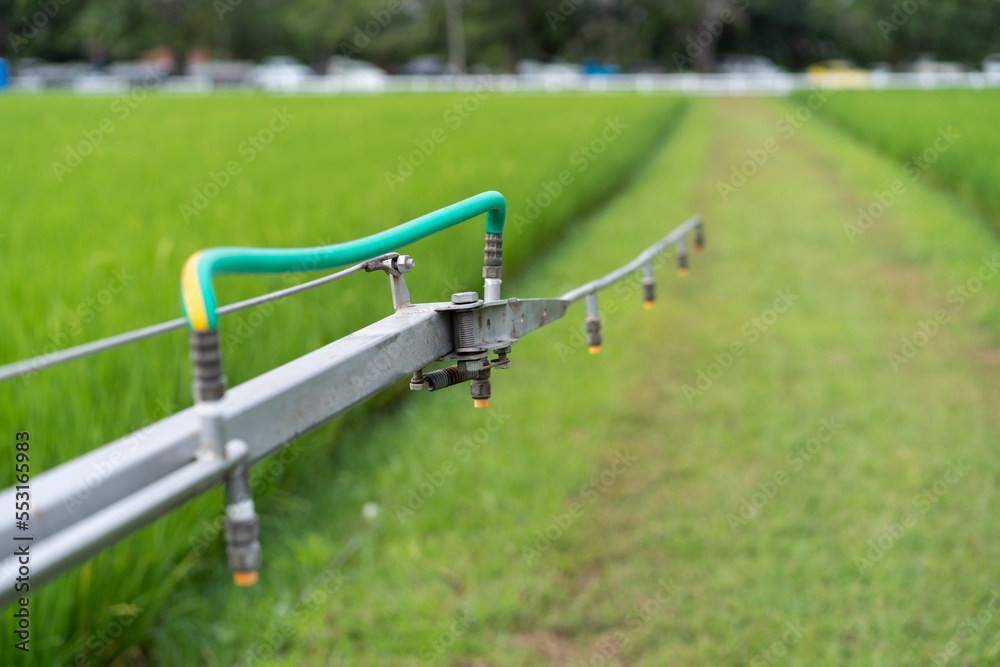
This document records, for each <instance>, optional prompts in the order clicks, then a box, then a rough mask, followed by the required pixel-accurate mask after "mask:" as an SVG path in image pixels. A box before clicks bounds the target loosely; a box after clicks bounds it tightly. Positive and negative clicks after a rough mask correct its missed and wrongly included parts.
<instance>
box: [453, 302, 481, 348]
mask: <svg viewBox="0 0 1000 667" xmlns="http://www.w3.org/2000/svg"><path fill="white" fill-rule="evenodd" d="M476 301H479V295H478V294H477V293H475V292H456V293H455V294H452V295H451V302H452V303H453V304H455V305H467V304H472V303H475V302H476ZM454 326H455V349H456V350H462V349H467V348H471V347H474V346H475V344H476V320H475V317H474V316H473V314H472V311H468V310H460V311H458V312H457V313H455V320H454Z"/></svg>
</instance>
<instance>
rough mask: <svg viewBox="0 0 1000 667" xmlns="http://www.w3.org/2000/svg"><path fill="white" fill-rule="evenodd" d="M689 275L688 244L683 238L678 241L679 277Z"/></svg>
mask: <svg viewBox="0 0 1000 667" xmlns="http://www.w3.org/2000/svg"><path fill="white" fill-rule="evenodd" d="M687 274H688V253H687V242H686V241H685V240H684V239H683V238H681V239H679V240H678V241H677V275H678V276H680V277H681V278H684V277H686V276H687Z"/></svg>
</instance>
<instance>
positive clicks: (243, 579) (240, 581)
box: [233, 570, 257, 588]
mask: <svg viewBox="0 0 1000 667" xmlns="http://www.w3.org/2000/svg"><path fill="white" fill-rule="evenodd" d="M233 583H234V584H236V585H237V586H239V587H240V588H246V587H247V586H253V585H254V584H256V583H257V570H251V571H250V572H233Z"/></svg>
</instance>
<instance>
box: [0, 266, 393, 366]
mask: <svg viewBox="0 0 1000 667" xmlns="http://www.w3.org/2000/svg"><path fill="white" fill-rule="evenodd" d="M398 256H399V254H398V253H395V252H390V253H385V254H382V255H379V256H378V257H372V258H371V259H369V260H366V261H364V262H361V263H360V264H355V265H354V266H351V267H348V268H346V269H342V270H340V271H337V272H336V273H331V274H330V275H327V276H323V277H322V278H317V279H316V280H310V281H309V282H305V283H302V284H301V285H293V286H291V287H286V288H285V289H280V290H277V291H275V292H269V293H268V294H262V295H261V296H255V297H253V298H251V299H246V300H245V301H237V302H236V303H230V304H228V305H225V306H220V307H219V309H218V311H217V312H218V314H219V315H229V314H231V313H235V312H238V311H241V310H246V309H247V308H253V307H254V306H259V305H261V304H264V303H268V302H270V301H277V300H278V299H283V298H285V297H286V296H292V295H293V294H298V293H299V292H305V291H306V290H310V289H312V288H314V287H319V286H320V285H326V284H327V283H332V282H334V281H335V280H340V279H341V278H346V277H347V276H349V275H352V274H354V273H358V272H359V271H364V270H365V269H366V267H368V266H370V265H371V263H372V262H377V263H380V262H382V261H383V260H386V259H392V258H394V257H398ZM185 324H186V320H185V319H184V318H183V317H178V318H177V319H175V320H169V321H167V322H160V323H159V324H153V325H150V326H148V327H143V328H141V329H135V330H133V331H128V332H125V333H121V334H116V335H114V336H109V337H107V338H102V339H100V340H95V341H91V342H89V343H84V344H82V345H76V346H74V347H70V348H67V349H65V350H60V351H58V352H53V353H51V354H43V355H40V356H37V357H32V358H31V359H25V360H23V361H15V362H13V363H10V364H6V365H4V366H0V382H5V381H6V380H10V379H13V378H16V377H20V376H22V375H27V374H28V373H34V372H37V371H40V370H41V369H43V368H49V367H51V366H55V365H57V364H61V363H64V362H67V361H72V360H73V359H80V358H81V357H86V356H89V355H91V354H97V353H98V352H104V351H106V350H111V349H113V348H116V347H121V346H122V345H128V344H129V343H135V342H137V341H140V340H144V339H146V338H152V337H153V336H158V335H160V334H163V333H167V332H168V331H174V330H175V329H181V328H183V327H184V325H185Z"/></svg>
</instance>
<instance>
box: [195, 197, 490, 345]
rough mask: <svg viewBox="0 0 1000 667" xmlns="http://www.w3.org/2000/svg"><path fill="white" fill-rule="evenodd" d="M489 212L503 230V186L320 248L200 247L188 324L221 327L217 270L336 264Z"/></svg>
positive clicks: (289, 268)
mask: <svg viewBox="0 0 1000 667" xmlns="http://www.w3.org/2000/svg"><path fill="white" fill-rule="evenodd" d="M483 213H485V214H486V232H487V233H490V234H503V225H504V219H505V218H506V214H507V203H506V202H505V201H504V198H503V195H501V194H500V193H499V192H495V191H489V192H483V193H480V194H478V195H475V196H474V197H469V198H468V199H464V200H462V201H460V202H457V203H455V204H452V205H450V206H445V207H444V208H442V209H439V210H437V211H434V212H432V213H428V214H427V215H423V216H420V217H419V218H416V219H414V220H410V221H409V222H405V223H403V224H401V225H399V226H397V227H393V228H392V229H388V230H386V231H384V232H379V233H377V234H372V235H371V236H366V237H364V238H361V239H356V240H354V241H346V242H344V243H335V244H333V245H328V246H318V247H315V248H283V249H273V248H236V247H221V248H209V249H207V250H203V251H200V252H197V253H195V254H194V255H192V256H191V258H190V259H189V260H188V262H187V265H185V269H184V272H183V274H182V276H181V307H182V309H183V312H184V317H185V318H186V319H187V323H188V327H190V328H191V329H194V330H196V331H204V330H210V329H214V328H215V327H216V325H217V323H218V317H217V316H216V312H215V309H216V306H217V303H216V299H215V289H214V288H213V286H212V279H213V278H214V277H215V276H216V275H219V274H224V273H229V274H232V273H290V272H298V271H302V270H310V271H320V270H327V269H334V268H337V267H341V266H345V265H347V264H354V263H357V262H361V261H363V260H366V259H368V258H370V257H375V256H376V255H381V254H384V253H387V252H392V251H394V250H397V249H399V248H401V247H402V246H405V245H407V244H410V243H413V242H414V241H419V240H420V239H423V238H426V237H428V236H430V235H431V234H434V233H435V232H439V231H441V230H443V229H447V228H449V227H453V226H454V225H457V224H459V223H461V222H465V221H467V220H471V219H472V218H475V217H476V216H479V215H482V214H483Z"/></svg>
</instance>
